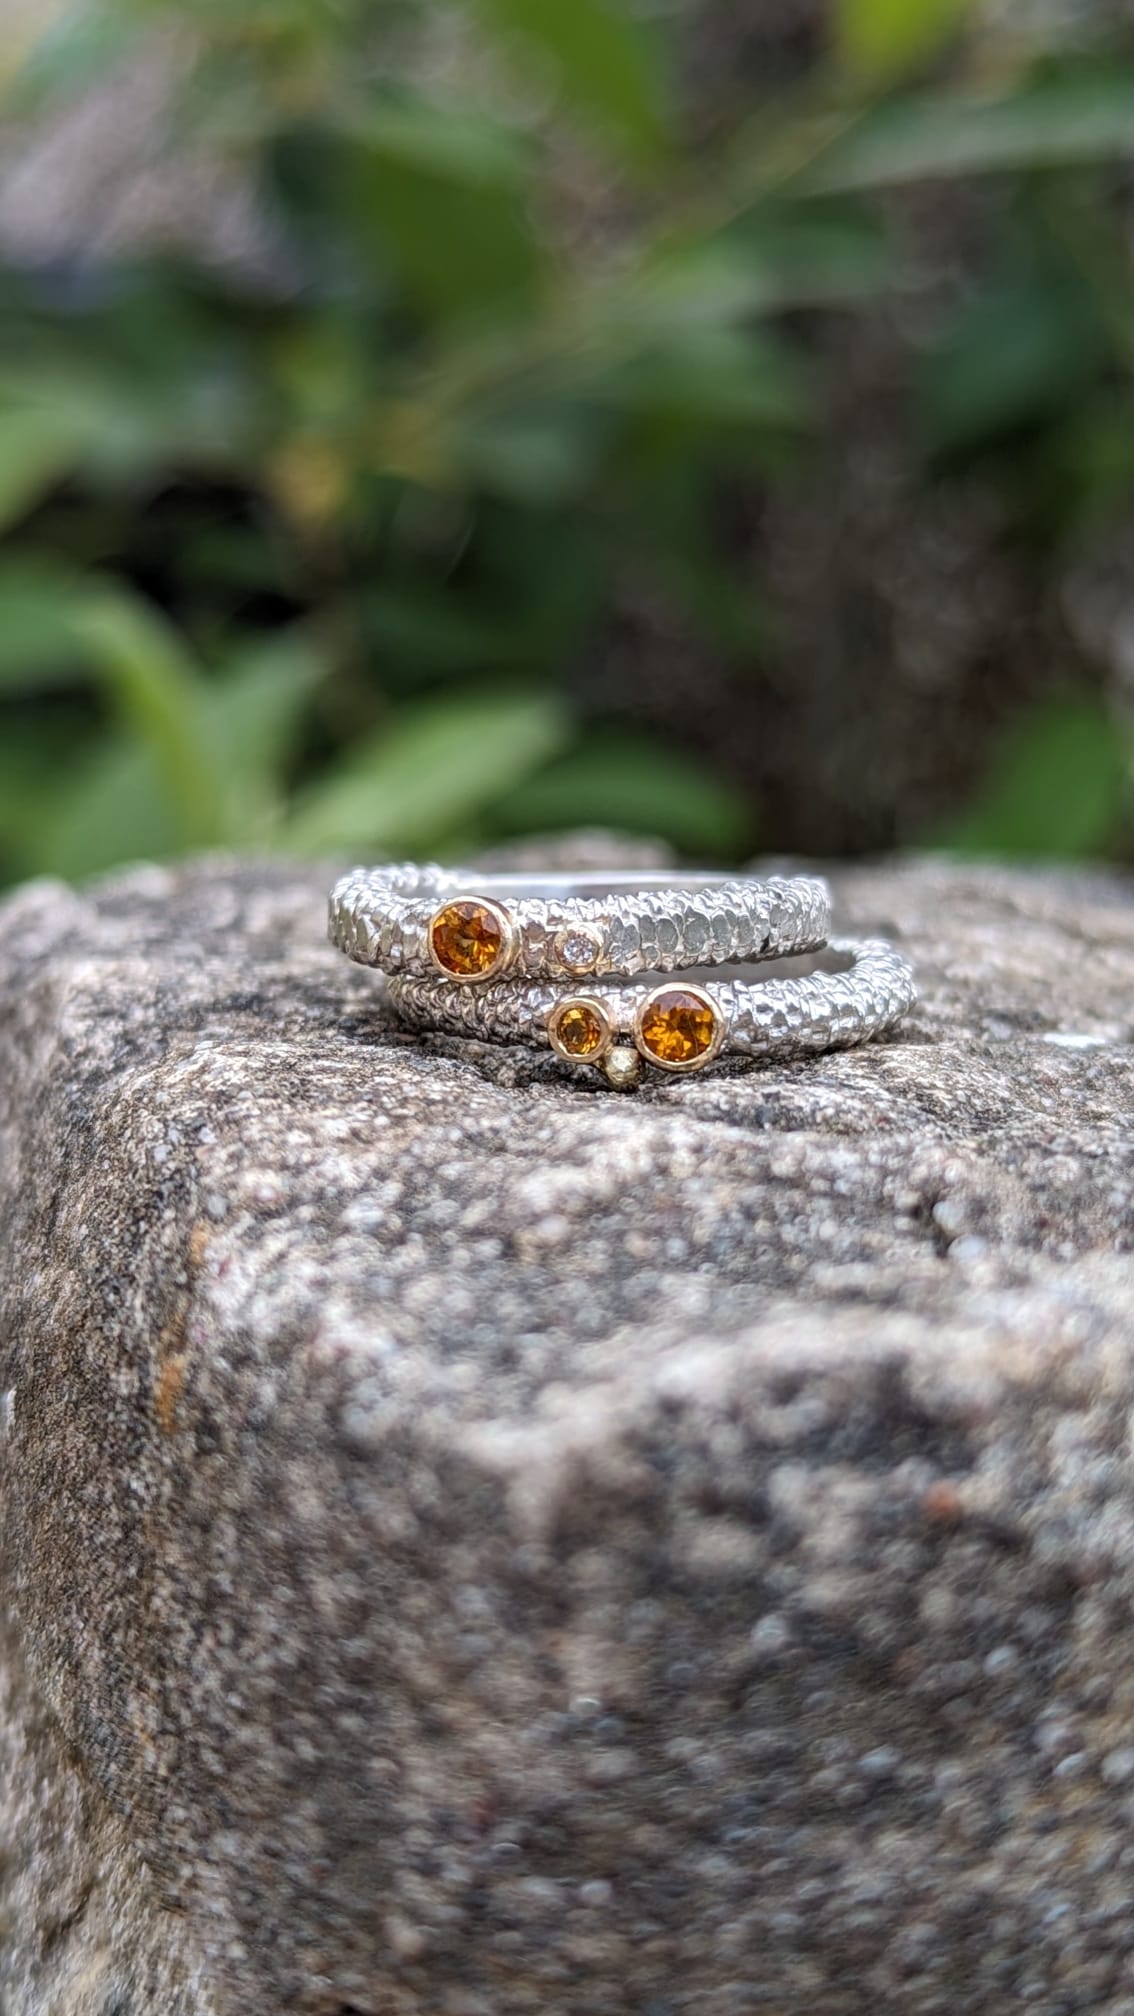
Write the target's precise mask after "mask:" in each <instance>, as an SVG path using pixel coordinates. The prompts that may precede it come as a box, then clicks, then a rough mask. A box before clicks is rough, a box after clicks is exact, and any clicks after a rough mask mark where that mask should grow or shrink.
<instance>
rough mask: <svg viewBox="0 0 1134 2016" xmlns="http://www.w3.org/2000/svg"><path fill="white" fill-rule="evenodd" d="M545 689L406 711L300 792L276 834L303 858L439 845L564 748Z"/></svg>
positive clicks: (558, 711) (564, 725) (557, 708)
mask: <svg viewBox="0 0 1134 2016" xmlns="http://www.w3.org/2000/svg"><path fill="white" fill-rule="evenodd" d="M567 733H568V722H567V717H566V715H565V713H564V710H563V708H562V707H561V705H560V704H559V702H558V701H557V700H556V699H555V698H554V697H552V696H551V695H549V694H534V695H533V694H526V693H521V694H515V693H503V694H501V693H495V694H479V695H476V696H469V697H468V698H464V697H462V698H460V699H457V698H455V697H454V698H451V699H449V700H447V701H444V702H441V703H437V702H431V703H429V704H422V705H420V706H417V707H412V708H410V707H407V708H405V709H404V710H403V711H402V712H401V713H400V714H399V715H398V716H397V717H396V719H395V720H394V721H393V723H392V724H391V726H390V727H389V728H388V729H387V730H385V731H384V732H383V733H381V734H379V735H377V736H375V737H374V738H373V739H372V740H371V741H369V742H367V743H365V744H364V745H363V747H362V748H361V749H359V750H357V751H356V753H355V754H354V755H353V756H351V757H350V758H349V759H348V760H347V761H346V762H345V763H344V764H343V765H342V766H341V768H339V769H338V770H337V771H336V772H335V774H334V775H333V776H331V777H329V778H327V779H326V780H325V781H321V782H319V783H318V784H315V785H312V786H311V787H310V788H309V789H308V790H307V791H306V792H305V793H304V794H303V796H302V797H301V799H300V801H299V803H298V805H297V807H296V810H295V813H294V816H293V817H292V819H291V821H290V822H289V823H288V825H287V828H286V831H285V835H284V838H285V840H286V843H287V845H288V846H290V847H293V848H295V849H296V850H298V851H299V852H301V853H305V854H336V853H349V852H351V851H352V850H355V851H363V852H365V851H367V850H369V851H370V852H373V853H381V852H384V851H398V850H402V849H407V850H408V849H411V848H415V847H417V848H420V847H425V846H429V845H437V844H439V843H440V842H441V841H442V840H443V839H444V838H445V836H446V834H448V833H450V832H452V831H453V830H454V829H455V828H456V827H458V826H460V825H461V824H462V823H463V822H464V821H466V820H468V819H470V818H472V817H473V816H474V815H475V814H477V813H479V812H481V811H483V810H485V809H486V808H488V807H491V806H492V805H494V804H495V803H496V802H497V800H498V799H499V798H501V797H502V796H503V794H504V793H505V792H506V791H508V790H509V789H511V788H512V787H513V786H515V785H516V784H518V783H519V782H520V781H521V780H522V779H524V778H525V777H527V776H529V775H530V774H531V772H532V771H533V770H535V769H537V768H538V766H539V765H540V764H541V763H543V762H546V760H547V758H548V757H549V756H551V755H553V754H554V753H555V751H556V750H558V749H559V748H561V747H562V745H563V743H564V741H565V739H566V736H567Z"/></svg>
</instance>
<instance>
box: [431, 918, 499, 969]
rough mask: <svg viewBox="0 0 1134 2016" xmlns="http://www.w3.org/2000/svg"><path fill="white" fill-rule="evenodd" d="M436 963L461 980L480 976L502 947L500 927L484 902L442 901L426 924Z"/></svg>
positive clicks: (494, 960) (497, 919)
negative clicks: (442, 904) (442, 905)
mask: <svg viewBox="0 0 1134 2016" xmlns="http://www.w3.org/2000/svg"><path fill="white" fill-rule="evenodd" d="M429 938H430V943H431V945H432V947H433V956H434V958H435V959H436V961H437V964H438V965H439V966H440V967H442V968H443V969H444V971H445V972H446V973H452V974H454V975H455V976H456V977H457V978H459V979H462V980H468V979H474V978H475V979H481V978H483V976H484V975H485V974H486V973H489V972H491V971H492V969H493V967H495V966H496V965H497V963H498V961H499V959H500V955H501V953H502V952H503V950H504V928H503V925H502V924H501V922H500V918H499V917H498V916H497V914H496V912H495V911H494V910H490V909H489V908H488V906H487V904H484V903H473V902H462V903H446V905H445V908H444V909H443V910H439V911H438V912H437V915H436V916H435V917H434V919H433V922H432V923H431V925H430V927H429Z"/></svg>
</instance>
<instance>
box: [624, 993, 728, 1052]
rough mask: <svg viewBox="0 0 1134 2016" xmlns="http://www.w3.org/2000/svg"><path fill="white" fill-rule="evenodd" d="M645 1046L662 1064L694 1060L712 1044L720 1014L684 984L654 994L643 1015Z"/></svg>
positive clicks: (643, 1041) (643, 1045)
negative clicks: (716, 1013)
mask: <svg viewBox="0 0 1134 2016" xmlns="http://www.w3.org/2000/svg"><path fill="white" fill-rule="evenodd" d="M641 1031H642V1047H643V1048H644V1049H645V1050H646V1051H648V1052H649V1055H650V1056H651V1057H656V1058H657V1059H658V1062H659V1063H661V1064H695V1063H696V1062H697V1060H698V1058H700V1057H703V1056H704V1055H705V1053H706V1051H708V1050H711V1049H712V1047H713V1038H714V1036H715V1035H716V1033H717V1018H716V1015H715V1014H714V1012H713V1009H712V1007H711V1006H710V1004H709V1002H707V1001H705V1000H703V999H702V997H701V995H700V994H694V993H692V992H691V990H690V989H688V988H685V987H666V988H664V989H663V990H662V991H661V992H660V993H657V994H655V995H654V997H653V1000H652V1001H651V1002H650V1003H649V1005H648V1007H647V1009H646V1011H645V1014H644V1015H643V1017H642V1023H641Z"/></svg>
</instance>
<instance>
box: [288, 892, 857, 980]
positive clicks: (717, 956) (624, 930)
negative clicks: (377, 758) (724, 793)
mask: <svg viewBox="0 0 1134 2016" xmlns="http://www.w3.org/2000/svg"><path fill="white" fill-rule="evenodd" d="M458 898H465V899H470V898H471V899H479V900H485V901H488V902H491V903H493V904H496V905H497V906H499V908H500V909H502V910H503V911H504V912H505V913H506V915H507V916H508V917H509V919H510V920H511V922H512V924H513V925H514V927H515V950H514V952H513V955H512V957H511V959H510V961H509V966H508V976H509V979H510V980H511V981H513V982H514V981H516V980H525V979H527V980H538V979H546V978H557V979H570V978H578V977H579V976H580V974H583V973H586V974H587V975H588V976H589V975H591V974H621V975H623V976H625V977H629V976H631V975H633V974H635V973H675V972H678V971H681V970H684V969H685V968H688V967H690V966H718V965H723V964H727V963H728V962H730V961H735V960H739V959H774V958H777V957H779V956H782V955H785V954H790V953H795V952H810V951H814V950H816V949H817V948H818V947H819V946H821V945H823V944H824V943H825V942H826V937H827V933H828V931H829V929H830V922H831V897H830V891H829V890H828V888H827V885H826V883H825V882H823V881H820V880H819V879H818V878H817V877H812V876H802V875H801V876H793V877H790V878H789V877H782V878H781V877H772V878H770V879H769V880H767V881H756V880H754V879H752V878H739V877H738V878H736V879H734V880H732V881H722V880H721V879H720V877H719V876H718V875H706V874H699V873H698V874H685V873H682V872H680V871H677V870H667V871H665V872H664V873H661V874H654V873H643V874H639V873H636V872H635V873H612V874H610V875H601V876H597V875H596V876H588V877H579V876H572V875H562V876H556V875H546V876H540V877H536V876H518V875H486V874H483V873H481V872H480V871H478V870H477V869H475V868H462V869H452V868H438V867H418V866H415V865H413V864H412V863H411V864H407V865H404V866H399V867H385V868H372V869H365V868H354V869H352V870H351V872H350V874H349V875H344V876H343V877H342V879H341V880H340V881H339V882H337V883H336V884H335V887H334V888H333V890H332V891H331V897H330V904H329V915H328V923H327V931H328V936H329V937H330V940H331V943H332V944H333V945H336V946H337V947H338V949H339V951H340V952H345V953H346V954H347V955H348V957H349V958H351V959H356V960H358V962H359V963H360V964H361V965H363V966H377V967H379V968H380V969H381V971H382V972H384V973H390V974H397V975H403V974H404V975H421V976H425V975H434V974H435V972H436V969H435V967H434V964H433V961H432V959H431V957H430V950H429V926H430V922H431V920H432V918H433V916H434V915H435V913H436V911H437V910H438V908H439V907H440V906H441V905H442V904H444V903H446V902H451V901H453V900H455V899H458ZM572 933H576V934H580V935H581V936H582V937H583V939H584V940H587V939H589V940H590V941H591V946H592V956H589V957H588V958H586V960H585V961H583V962H579V961H578V960H576V959H572V958H565V957H564V949H565V947H564V939H565V937H566V938H568V939H569V938H570V935H571V934H572ZM566 949H567V950H568V951H569V950H570V946H569V945H568V947H567V948H566ZM489 984H491V983H489ZM470 991H479V989H477V990H470Z"/></svg>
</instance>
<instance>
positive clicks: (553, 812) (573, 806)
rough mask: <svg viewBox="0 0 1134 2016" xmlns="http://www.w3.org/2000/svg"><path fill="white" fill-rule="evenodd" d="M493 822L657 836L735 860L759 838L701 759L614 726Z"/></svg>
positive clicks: (523, 829)
mask: <svg viewBox="0 0 1134 2016" xmlns="http://www.w3.org/2000/svg"><path fill="white" fill-rule="evenodd" d="M494 824H495V825H496V826H497V827H499V828H500V829H501V830H503V831H505V832H508V833H540V832H550V831H556V830H562V829H563V828H569V827H572V826H602V827H610V828H613V829H614V830H616V831H619V832H625V833H634V834H651V835H654V836H656V837H658V838H660V839H663V840H669V841H672V843H673V844H674V846H676V847H678V848H680V849H681V850H682V851H683V852H684V853H687V854H690V855H704V856H705V857H706V858H707V859H712V858H713V857H715V856H717V857H726V858H727V857H729V856H732V857H734V858H735V857H736V856H738V855H740V854H742V853H743V852H744V851H745V850H746V849H747V848H749V847H750V846H751V844H752V837H753V836H752V821H751V818H750V815H749V812H748V808H747V806H746V805H745V804H744V802H743V800H742V799H741V797H740V795H739V793H738V792H737V791H735V790H734V789H733V787H732V786H731V785H729V784H727V783H726V782H725V781H724V780H723V779H722V778H720V777H718V776H716V775H715V774H714V773H713V772H712V771H711V770H709V769H708V767H707V766H706V765H705V764H704V763H702V762H701V761H700V760H699V759H698V758H697V757H695V756H691V755H689V754H688V753H687V752H686V751H683V750H679V749H674V748H672V747H670V746H669V745H667V744H665V743H662V742H659V741H657V740H656V739H654V738H653V737H650V736H646V735H635V734H633V733H627V732H621V731H615V730H608V731H605V732H602V731H599V732H596V733H594V734H592V735H591V736H590V737H588V739H587V740H586V741H585V742H584V743H583V745H582V746H581V747H580V748H578V749H575V750H572V751H571V752H570V753H569V754H568V755H565V756H563V757H562V758H561V759H560V760H559V761H558V762H556V763H553V764H551V765H550V766H549V767H548V768H547V769H546V770H542V771H541V772H540V773H539V775H538V776H536V777H533V778H531V779H530V781H529V782H527V783H525V784H524V785H523V786H521V787H519V788H517V789H516V790H514V791H512V792H510V793H509V794H508V796H507V798H505V799H504V801H503V802H502V804H501V805H500V806H499V807H498V809H497V814H496V819H495V821H494Z"/></svg>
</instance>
